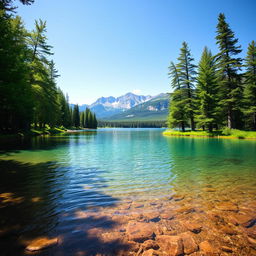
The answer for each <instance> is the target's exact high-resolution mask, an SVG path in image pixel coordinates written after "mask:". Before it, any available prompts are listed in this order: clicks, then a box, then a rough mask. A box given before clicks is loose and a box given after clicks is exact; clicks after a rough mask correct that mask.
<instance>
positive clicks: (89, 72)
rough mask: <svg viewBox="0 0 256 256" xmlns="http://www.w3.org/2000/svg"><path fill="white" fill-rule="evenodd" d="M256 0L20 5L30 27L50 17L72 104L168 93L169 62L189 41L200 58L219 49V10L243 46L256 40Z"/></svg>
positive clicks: (82, 0)
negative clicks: (133, 94) (207, 52)
mask: <svg viewBox="0 0 256 256" xmlns="http://www.w3.org/2000/svg"><path fill="white" fill-rule="evenodd" d="M255 10H256V0H74V1H70V0H35V3H34V4H33V5H31V6H21V5H19V9H18V14H19V15H21V16H22V17H23V20H24V21H25V25H26V27H27V28H28V29H32V28H33V26H34V20H35V19H39V18H41V19H43V20H46V21H47V27H48V33H47V35H48V39H49V43H50V44H51V45H52V46H53V47H54V53H55V55H54V57H53V58H54V61H55V62H56V66H57V69H58V70H59V73H60V75H61V77H60V78H59V79H58V86H60V87H61V89H62V90H63V91H64V92H66V93H68V94H69V98H70V102H72V103H79V104H82V103H92V102H93V101H95V100H96V99H97V98H98V97H101V96H110V95H112V96H120V95H123V94H125V93H127V92H137V93H139V94H143V95H148V94H150V95H156V94H159V93H161V92H169V91H170V90H171V89H170V83H169V79H168V75H167V73H168V65H169V63H170V61H174V62H175V61H176V58H177V57H178V55H179V49H180V47H181V44H182V41H187V43H188V44H189V47H190V49H191V52H192V55H193V56H194V58H195V60H196V61H198V60H199V58H200V55H201V52H202V50H203V47H204V46H208V47H209V48H210V49H211V50H212V51H213V53H216V52H217V47H216V46H215V39H214V38H215V35H216V34H215V31H216V24H217V17H218V14H219V13H220V12H224V13H225V15H226V18H227V22H228V23H229V24H230V26H231V29H232V30H233V31H234V32H235V35H236V37H238V38H239V43H240V44H241V45H242V48H243V53H242V57H244V56H245V54H246V48H247V46H248V43H249V42H251V41H252V40H256V29H255V24H256V15H255Z"/></svg>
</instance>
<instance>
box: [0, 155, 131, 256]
mask: <svg viewBox="0 0 256 256" xmlns="http://www.w3.org/2000/svg"><path fill="white" fill-rule="evenodd" d="M78 169H79V168H78V167H76V166H68V167H66V166H59V165H58V164H57V163H56V162H46V163H38V164H29V163H20V162H17V161H13V160H1V161H0V251H1V255H3V256H7V255H8V256H9V255H12V256H16V255H25V254H26V250H25V246H26V241H28V240H30V239H34V238H37V237H41V236H47V237H58V238H60V239H59V243H58V245H57V246H55V247H52V248H49V249H45V250H42V251H39V252H36V255H97V254H104V255H115V254H116V252H117V251H118V250H128V249H129V248H128V245H126V244H124V243H122V242H121V241H120V240H118V239H113V240H111V241H102V240H101V239H99V238H98V232H102V230H105V231H106V232H107V230H108V229H111V228H113V227H114V226H115V225H117V224H118V223H117V222H116V221H114V220H112V219H111V217H108V216H107V215H104V212H103V211H104V209H105V208H107V207H113V206H115V205H117V204H118V199H117V198H114V197H111V196H109V195H107V194H105V193H104V192H103V191H102V188H103V187H104V186H107V185H106V180H105V179H104V178H102V177H101V176H100V175H99V174H100V172H98V171H97V169H94V170H89V169H88V170H87V169H81V168H80V174H79V172H78V175H80V176H79V179H81V180H82V183H83V184H84V185H85V186H84V187H81V180H80V181H79V183H78V182H77V181H75V179H72V175H74V174H73V172H74V170H78ZM83 172H84V173H85V175H84V177H82V176H81V173H83ZM89 173H90V174H89ZM76 182H77V183H76ZM98 209H100V210H98ZM90 211H91V212H97V211H98V213H99V214H97V215H95V214H94V215H90V214H88V212H90Z"/></svg>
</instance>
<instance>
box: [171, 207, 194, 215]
mask: <svg viewBox="0 0 256 256" xmlns="http://www.w3.org/2000/svg"><path fill="white" fill-rule="evenodd" d="M175 211H176V212H177V213H186V214H188V213H191V212H195V209H194V208H193V207H190V206H183V207H180V208H178V209H176V210H175Z"/></svg>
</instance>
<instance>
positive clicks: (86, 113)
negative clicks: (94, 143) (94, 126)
mask: <svg viewBox="0 0 256 256" xmlns="http://www.w3.org/2000/svg"><path fill="white" fill-rule="evenodd" d="M89 111H90V109H89V108H86V110H85V116H84V127H86V128H89Z"/></svg>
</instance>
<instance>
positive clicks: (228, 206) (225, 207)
mask: <svg viewBox="0 0 256 256" xmlns="http://www.w3.org/2000/svg"><path fill="white" fill-rule="evenodd" d="M215 207H216V208H217V209H218V210H221V211H234V212H238V207H237V205H235V204H232V203H230V202H222V203H220V204H217V205H216V206H215Z"/></svg>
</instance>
